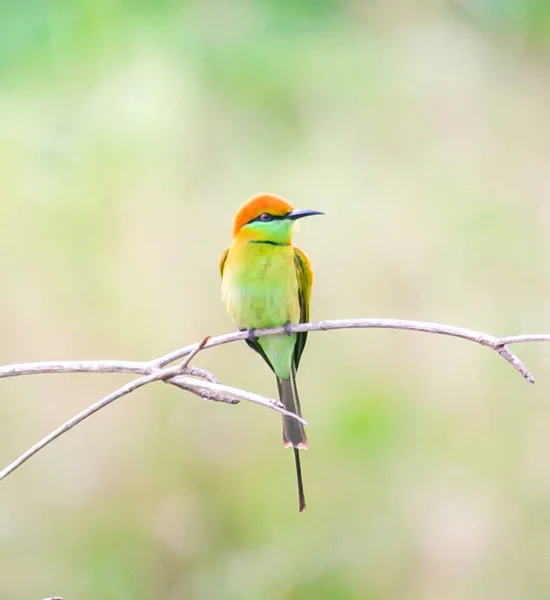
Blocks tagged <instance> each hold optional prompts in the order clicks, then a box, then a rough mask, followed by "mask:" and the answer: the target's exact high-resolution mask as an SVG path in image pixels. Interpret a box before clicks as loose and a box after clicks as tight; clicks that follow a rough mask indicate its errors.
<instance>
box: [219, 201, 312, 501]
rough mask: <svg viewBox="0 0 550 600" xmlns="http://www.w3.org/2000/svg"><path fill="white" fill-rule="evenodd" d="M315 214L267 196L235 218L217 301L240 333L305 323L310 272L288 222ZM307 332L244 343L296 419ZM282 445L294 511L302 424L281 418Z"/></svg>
mask: <svg viewBox="0 0 550 600" xmlns="http://www.w3.org/2000/svg"><path fill="white" fill-rule="evenodd" d="M311 214H319V213H318V211H310V210H307V211H306V210H299V211H293V210H292V207H291V206H290V205H289V204H288V203H286V202H285V201H283V200H281V199H279V198H277V197H274V196H269V195H262V196H258V197H256V198H254V199H252V200H251V201H250V202H249V203H248V204H246V205H244V206H243V207H242V208H241V210H240V211H239V212H238V213H237V215H236V217H235V221H234V228H233V241H232V243H231V246H230V247H229V248H227V250H225V251H224V252H223V253H222V256H221V259H220V273H221V275H222V296H223V299H224V300H225V303H226V306H227V310H228V312H229V314H230V315H231V317H232V318H233V320H234V321H235V323H236V324H237V326H238V327H239V328H240V329H247V330H254V329H263V328H274V327H281V326H284V325H286V324H287V323H302V322H307V321H308V320H309V299H310V292H311V286H312V284H313V272H312V270H311V267H310V264H309V260H308V258H307V256H306V255H305V254H304V253H303V252H302V251H301V250H300V249H298V248H296V247H295V246H293V245H292V244H291V237H292V230H293V225H294V221H295V219H297V218H302V217H304V216H309V215H311ZM306 339H307V333H298V334H296V333H292V334H290V335H287V334H279V335H270V336H262V337H259V338H256V339H253V338H251V339H247V340H246V343H247V344H248V345H249V346H251V347H252V348H253V349H254V350H256V352H258V353H259V354H260V355H261V356H262V357H263V358H264V360H265V361H266V363H267V364H268V365H269V367H270V368H271V369H272V371H273V372H274V373H275V375H276V377H277V387H278V390H279V397H280V399H281V402H282V403H283V405H284V407H285V408H286V410H288V411H290V412H291V413H294V414H297V415H300V416H301V410H300V402H299V398H298V391H297V389H296V370H297V368H298V365H299V363H300V358H301V356H302V352H303V350H304V346H305V343H306ZM283 442H284V445H285V446H293V448H294V458H295V462H296V473H297V479H298V492H299V500H300V503H299V504H300V511H301V510H303V509H304V508H305V497H304V490H303V484H302V474H301V466H300V458H299V449H304V448H307V437H306V433H305V430H304V427H303V425H302V423H300V422H299V421H297V420H296V419H295V418H294V417H292V416H289V415H285V416H283Z"/></svg>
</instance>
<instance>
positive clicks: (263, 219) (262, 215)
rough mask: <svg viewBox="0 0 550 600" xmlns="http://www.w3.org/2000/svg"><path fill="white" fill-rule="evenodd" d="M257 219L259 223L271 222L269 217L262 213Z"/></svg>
mask: <svg viewBox="0 0 550 600" xmlns="http://www.w3.org/2000/svg"><path fill="white" fill-rule="evenodd" d="M258 219H260V221H271V215H270V214H268V213H262V214H261V215H260V216H259V217H258Z"/></svg>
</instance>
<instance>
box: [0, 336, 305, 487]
mask: <svg viewBox="0 0 550 600" xmlns="http://www.w3.org/2000/svg"><path fill="white" fill-rule="evenodd" d="M208 339H209V338H208V337H206V338H204V340H202V342H200V343H199V345H198V346H196V348H195V349H194V350H193V352H191V353H190V354H189V355H188V356H187V358H186V359H185V360H184V361H183V362H182V363H181V364H180V365H178V366H176V367H170V368H165V369H159V370H157V371H156V372H155V373H151V374H150V375H145V376H143V377H140V378H139V379H134V381H130V382H129V383H126V384H125V385H123V386H122V387H120V388H118V389H117V390H115V391H114V392H112V393H111V394H109V395H108V396H105V398H102V399H101V400H98V401H97V402H95V403H94V404H92V405H91V406H88V407H87V408H86V409H84V410H83V411H81V412H79V413H78V414H77V415H75V416H74V417H72V418H71V419H69V420H68V421H66V422H65V423H63V425H61V426H59V427H57V428H56V429H54V430H53V431H52V432H51V433H49V434H48V435H47V436H45V437H43V438H42V439H41V440H40V441H39V442H37V443H36V444H34V446H32V447H31V448H29V449H28V450H27V451H25V452H24V453H23V454H21V456H19V457H18V458H17V459H15V460H14V461H13V462H11V463H10V464H9V465H8V466H7V467H5V468H4V469H2V470H1V471H0V481H1V480H2V479H4V478H5V477H7V476H8V475H9V474H10V473H13V471H15V470H16V469H17V468H19V467H20V466H21V465H22V464H23V463H24V462H26V461H27V460H28V459H29V458H31V457H32V456H34V455H35V454H36V453H37V452H40V450H42V449H43V448H45V447H46V446H47V445H48V444H50V443H51V442H53V441H54V440H55V439H57V438H58V437H60V436H61V435H63V434H64V433H66V432H67V431H69V429H72V428H73V427H74V426H75V425H78V424H79V423H81V422H82V421H84V420H85V419H87V418H88V417H90V416H91V415H93V414H94V413H96V412H97V411H98V410H101V409H102V408H104V407H105V406H107V405H108V404H111V403H112V402H114V401H115V400H117V399H118V398H121V397H122V396H126V395H127V394H130V393H131V392H134V391H135V390H137V389H138V388H140V387H143V386H144V385H147V384H149V383H153V382H154V381H167V382H168V383H172V384H173V385H176V386H177V387H180V388H182V389H185V390H188V391H190V392H193V393H194V394H197V395H198V396H201V397H202V398H208V399H211V400H217V401H220V402H229V403H230V404H234V403H235V400H237V401H238V400H241V399H244V400H248V401H249V402H254V403H256V404H261V405H262V406H267V407H268V408H271V409H273V410H276V411H278V412H280V413H281V414H283V415H289V416H292V417H294V418H296V419H298V420H299V421H301V422H302V423H304V424H306V425H307V422H306V421H305V420H304V419H302V418H301V417H299V416H298V415H295V414H294V413H292V412H290V411H287V410H286V409H285V408H284V407H283V405H282V404H281V403H280V402H278V401H276V400H272V399H270V398H264V397H263V396H259V395H258V394H252V393H250V392H245V391H243V390H239V389H237V388H232V387H230V386H227V385H221V384H213V383H210V382H209V381H202V380H196V379H193V378H191V377H188V376H184V375H181V373H182V372H184V371H185V369H186V367H187V365H188V364H189V362H190V360H191V359H192V358H193V357H194V356H195V355H196V354H198V353H199V352H200V350H202V348H203V347H204V345H205V344H206V342H207V340H208Z"/></svg>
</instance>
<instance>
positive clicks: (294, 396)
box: [277, 366, 307, 512]
mask: <svg viewBox="0 0 550 600" xmlns="http://www.w3.org/2000/svg"><path fill="white" fill-rule="evenodd" d="M277 386H278V388H279V398H280V399H281V402H282V404H283V405H284V407H285V408H286V409H287V410H288V411H290V412H293V413H294V414H296V415H299V416H302V413H301V411H300V400H299V398H298V391H297V389H296V370H295V369H294V366H293V367H292V370H291V373H290V377H289V378H288V379H279V378H278V377H277ZM283 444H284V446H285V448H288V447H289V446H292V447H293V448H294V460H295V462H296V477H297V480H298V499H299V506H300V512H302V511H303V510H304V509H305V507H306V501H305V496H304V486H303V482H302V469H301V465H300V453H299V452H298V450H300V449H303V450H305V449H306V448H307V437H306V432H305V429H304V426H303V424H302V423H300V421H297V420H296V419H294V418H293V417H287V416H283Z"/></svg>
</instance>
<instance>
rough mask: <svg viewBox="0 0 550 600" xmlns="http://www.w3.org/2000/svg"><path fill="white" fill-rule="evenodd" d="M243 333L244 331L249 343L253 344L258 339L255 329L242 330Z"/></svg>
mask: <svg viewBox="0 0 550 600" xmlns="http://www.w3.org/2000/svg"><path fill="white" fill-rule="evenodd" d="M243 331H246V339H247V340H248V341H249V342H255V341H256V340H257V339H258V336H257V335H256V330H255V329H244V330H243Z"/></svg>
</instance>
